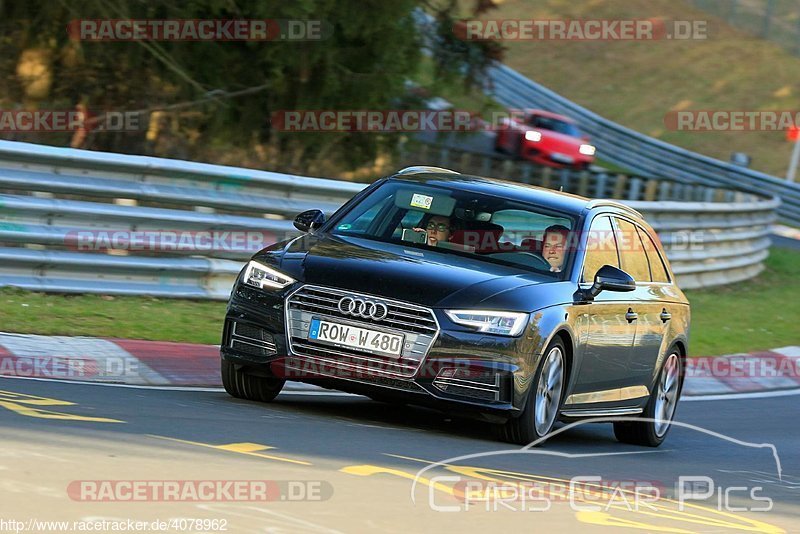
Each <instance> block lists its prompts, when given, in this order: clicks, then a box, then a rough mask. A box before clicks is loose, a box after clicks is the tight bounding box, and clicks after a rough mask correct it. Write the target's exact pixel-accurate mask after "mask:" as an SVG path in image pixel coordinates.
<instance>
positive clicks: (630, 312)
mask: <svg viewBox="0 0 800 534" xmlns="http://www.w3.org/2000/svg"><path fill="white" fill-rule="evenodd" d="M638 318H639V314H638V313H636V312H635V311H633V309H631V308H628V313H626V314H625V319H627V320H628V322H629V323H632V322H633V321H635V320H636V319H638Z"/></svg>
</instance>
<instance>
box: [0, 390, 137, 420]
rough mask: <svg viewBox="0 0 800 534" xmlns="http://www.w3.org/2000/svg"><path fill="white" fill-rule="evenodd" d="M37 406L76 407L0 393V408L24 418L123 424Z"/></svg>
mask: <svg viewBox="0 0 800 534" xmlns="http://www.w3.org/2000/svg"><path fill="white" fill-rule="evenodd" d="M37 406H76V404H75V403H74V402H69V401H64V400H58V399H49V398H47V397H37V396H35V395H26V394H24V393H14V392H13V391H0V407H2V408H5V409H7V410H11V411H12V412H14V413H17V414H19V415H24V416H25V417H35V418H37V419H55V420H59V421H86V422H90V423H124V422H125V421H119V420H117V419H108V418H106V417H91V416H88V415H75V414H69V413H61V412H53V411H50V410H43V409H41V408H37Z"/></svg>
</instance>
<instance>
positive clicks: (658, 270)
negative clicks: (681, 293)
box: [637, 228, 669, 283]
mask: <svg viewBox="0 0 800 534" xmlns="http://www.w3.org/2000/svg"><path fill="white" fill-rule="evenodd" d="M637 230H638V231H639V237H640V238H641V239H642V244H643V245H644V251H645V253H646V254H647V259H648V260H650V274H651V276H652V280H653V282H665V283H666V282H669V275H668V274H667V268H666V267H665V266H664V260H663V259H662V258H661V254H660V253H659V252H658V248H657V247H656V244H655V243H654V242H653V239H652V238H651V237H650V236H649V235H648V234H647V232H645V231H644V230H642V229H641V228H637Z"/></svg>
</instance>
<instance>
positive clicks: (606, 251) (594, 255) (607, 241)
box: [583, 216, 619, 282]
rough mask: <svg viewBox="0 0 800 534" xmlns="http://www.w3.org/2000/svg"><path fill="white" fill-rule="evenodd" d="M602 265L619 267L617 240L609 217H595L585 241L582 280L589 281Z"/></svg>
mask: <svg viewBox="0 0 800 534" xmlns="http://www.w3.org/2000/svg"><path fill="white" fill-rule="evenodd" d="M603 265H612V266H614V267H617V268H619V259H618V256H617V242H616V239H615V237H614V228H613V227H612V226H611V219H610V218H609V217H604V216H600V217H595V219H594V220H593V221H592V227H591V229H590V230H589V236H588V238H587V241H586V259H585V260H584V262H583V281H584V282H591V281H592V280H594V275H595V273H597V271H598V270H599V269H600V267H602V266H603Z"/></svg>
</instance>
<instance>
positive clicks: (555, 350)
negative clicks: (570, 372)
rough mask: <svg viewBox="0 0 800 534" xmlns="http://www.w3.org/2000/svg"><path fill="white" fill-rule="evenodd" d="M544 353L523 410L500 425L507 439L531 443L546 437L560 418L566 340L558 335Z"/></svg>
mask: <svg viewBox="0 0 800 534" xmlns="http://www.w3.org/2000/svg"><path fill="white" fill-rule="evenodd" d="M544 354H545V355H544V357H542V361H541V362H540V363H539V367H538V369H537V370H536V375H535V379H534V381H533V384H532V385H531V387H530V391H529V392H528V400H527V402H526V403H525V408H524V409H523V410H522V413H521V414H520V416H519V417H515V418H514V419H510V420H509V421H508V422H506V424H505V425H503V426H502V427H500V431H501V436H502V438H503V439H504V440H505V441H509V442H511V443H516V444H518V445H528V444H529V443H531V442H533V441H536V440H538V439H541V438H543V437H545V436H547V435H548V434H549V433H550V432H551V431H552V430H553V426H554V425H555V422H556V420H558V412H559V410H560V409H561V403H562V400H563V396H564V391H565V390H566V379H567V373H566V370H567V359H566V351H565V350H564V343H563V342H562V341H561V339H560V338H558V337H556V338H555V339H554V340H553V341H551V342H550V344H549V345H548V346H547V349H546V350H545V351H544Z"/></svg>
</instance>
